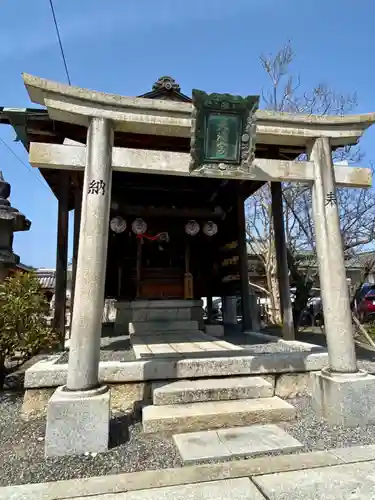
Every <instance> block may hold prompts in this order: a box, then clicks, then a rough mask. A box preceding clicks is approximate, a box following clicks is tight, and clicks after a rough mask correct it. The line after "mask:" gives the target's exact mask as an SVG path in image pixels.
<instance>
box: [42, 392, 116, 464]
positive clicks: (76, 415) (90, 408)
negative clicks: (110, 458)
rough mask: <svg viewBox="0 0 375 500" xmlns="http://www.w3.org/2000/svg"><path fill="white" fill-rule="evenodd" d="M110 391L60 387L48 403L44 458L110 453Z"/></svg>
mask: <svg viewBox="0 0 375 500" xmlns="http://www.w3.org/2000/svg"><path fill="white" fill-rule="evenodd" d="M109 422H110V392H109V389H108V387H107V386H101V387H98V388H97V389H92V390H88V391H67V390H66V386H63V387H59V388H58V389H57V390H56V391H55V392H54V394H53V395H52V397H51V399H50V400H49V403H48V410H47V427H46V437H45V456H46V457H56V456H66V455H82V454H84V453H85V452H90V453H94V452H95V453H101V452H104V451H107V450H108V440H109Z"/></svg>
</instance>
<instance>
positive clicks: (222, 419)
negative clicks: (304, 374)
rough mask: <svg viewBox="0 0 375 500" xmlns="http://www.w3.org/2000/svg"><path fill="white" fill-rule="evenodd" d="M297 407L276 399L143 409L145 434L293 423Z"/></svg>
mask: <svg viewBox="0 0 375 500" xmlns="http://www.w3.org/2000/svg"><path fill="white" fill-rule="evenodd" d="M295 414H296V410H295V408H294V407H293V406H292V405H290V404H289V403H287V402H286V401H283V400H282V399H280V398H278V397H277V396H273V397H270V398H257V399H239V400H237V401H208V402H203V403H185V404H178V405H163V406H146V407H145V408H143V418H142V421H143V430H144V432H174V433H177V432H193V431H201V430H209V429H219V428H222V427H238V426H244V425H251V424H258V423H269V422H277V421H280V420H291V419H293V418H294V417H295Z"/></svg>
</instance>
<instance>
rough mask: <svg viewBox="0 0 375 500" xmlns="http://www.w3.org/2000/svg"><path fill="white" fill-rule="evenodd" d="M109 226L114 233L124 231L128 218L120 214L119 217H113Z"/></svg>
mask: <svg viewBox="0 0 375 500" xmlns="http://www.w3.org/2000/svg"><path fill="white" fill-rule="evenodd" d="M109 227H110V228H111V229H112V231H113V232H114V233H123V232H124V231H125V229H126V220H125V219H123V218H122V217H120V216H119V215H118V216H117V217H113V219H112V220H111V222H110V223H109Z"/></svg>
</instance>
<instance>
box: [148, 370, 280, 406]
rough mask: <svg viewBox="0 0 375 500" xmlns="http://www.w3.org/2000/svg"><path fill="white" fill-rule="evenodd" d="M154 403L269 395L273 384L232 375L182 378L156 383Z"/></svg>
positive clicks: (254, 378)
mask: <svg viewBox="0 0 375 500" xmlns="http://www.w3.org/2000/svg"><path fill="white" fill-rule="evenodd" d="M152 391H153V402H154V405H158V406H160V405H177V404H184V403H200V402H204V401H228V400H234V399H254V398H269V397H272V396H273V384H271V383H270V382H268V381H267V380H265V379H264V378H261V377H229V378H209V379H195V380H179V381H177V382H172V383H170V384H168V383H167V384H163V385H162V386H160V384H157V383H156V384H153V387H152Z"/></svg>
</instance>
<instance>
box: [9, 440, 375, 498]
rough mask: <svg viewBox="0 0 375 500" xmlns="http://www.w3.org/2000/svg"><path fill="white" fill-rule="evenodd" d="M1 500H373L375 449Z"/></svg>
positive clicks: (164, 473) (205, 468) (19, 491)
mask: <svg viewBox="0 0 375 500" xmlns="http://www.w3.org/2000/svg"><path fill="white" fill-rule="evenodd" d="M0 498H1V500H83V499H85V500H114V499H119V500H154V499H155V500H156V499H158V500H159V499H161V500H163V499H164V500H169V499H172V498H173V500H180V499H181V500H182V499H183V500H190V499H197V500H199V499H200V500H208V499H215V500H220V499H224V498H225V499H228V500H230V499H232V500H239V499H242V500H247V499H253V500H262V499H266V500H294V499H298V500H315V499H317V500H318V499H324V500H371V499H375V445H369V446H356V447H351V448H343V449H332V450H328V451H315V452H310V453H296V454H291V455H278V456H265V457H258V458H252V459H248V460H233V461H230V462H224V463H214V464H204V465H195V466H186V467H182V468H175V469H163V470H149V471H143V472H130V473H126V474H117V475H110V476H100V477H91V478H82V479H71V480H67V481H56V482H51V483H41V484H26V485H19V486H7V487H3V488H0Z"/></svg>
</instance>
